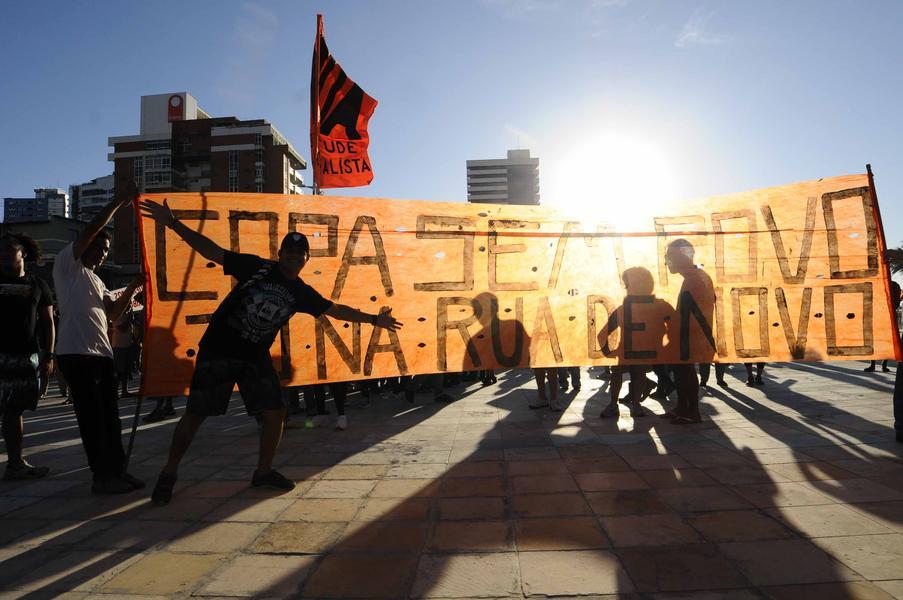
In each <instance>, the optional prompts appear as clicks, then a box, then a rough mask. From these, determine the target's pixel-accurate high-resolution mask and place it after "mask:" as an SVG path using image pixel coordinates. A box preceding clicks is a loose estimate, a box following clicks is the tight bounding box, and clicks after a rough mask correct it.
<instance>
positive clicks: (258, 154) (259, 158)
mask: <svg viewBox="0 0 903 600" xmlns="http://www.w3.org/2000/svg"><path fill="white" fill-rule="evenodd" d="M254 162H259V163H262V162H263V148H257V149H256V150H254Z"/></svg>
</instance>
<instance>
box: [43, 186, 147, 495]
mask: <svg viewBox="0 0 903 600" xmlns="http://www.w3.org/2000/svg"><path fill="white" fill-rule="evenodd" d="M137 194H138V192H137V190H136V189H132V190H130V191H129V192H128V193H126V194H123V195H122V196H121V197H120V198H118V199H116V200H113V201H112V202H110V203H109V204H108V205H106V206H105V207H104V208H103V209H102V210H101V211H100V212H99V213H97V216H96V217H94V219H93V220H92V221H91V222H90V223H88V224H87V225H86V226H85V228H84V229H83V230H82V232H81V233H80V234H79V236H78V238H77V239H76V240H75V241H74V242H73V243H71V244H69V245H68V246H66V247H65V248H63V249H62V250H61V251H60V252H59V254H57V256H56V260H55V261H54V264H53V283H54V287H55V289H56V295H57V301H58V302H59V309H60V328H59V338H58V339H57V346H56V354H57V362H58V366H59V368H60V370H61V371H62V372H63V375H65V376H66V381H67V382H68V383H69V389H70V391H71V394H72V405H73V407H74V408H75V416H76V419H77V420H78V429H79V432H80V433H81V438H82V445H83V446H84V448H85V453H86V454H87V456H88V465H89V466H90V467H91V471H92V473H93V476H94V482H93V484H92V486H91V491H92V492H93V493H95V494H121V493H125V492H130V491H132V490H136V489H140V488H142V487H144V482H142V481H140V480H138V479H136V478H135V477H132V476H131V475H129V474H128V473H126V472H125V471H124V469H123V467H124V465H125V452H123V449H122V425H121V423H120V421H119V407H118V400H119V398H118V396H117V394H116V382H117V378H116V369H115V367H114V365H113V347H112V345H111V344H110V339H109V336H108V334H107V330H108V328H109V323H111V322H115V321H116V320H117V319H119V317H120V316H122V313H123V312H124V311H125V309H126V308H127V307H128V306H129V303H130V302H131V301H132V295H133V294H134V293H135V290H136V289H137V288H138V286H140V285H141V284H142V283H143V282H144V278H143V276H142V277H139V278H137V279H135V280H134V281H132V282H131V283H130V284H129V285H128V287H126V289H125V291H124V292H123V293H122V295H121V296H119V298H117V299H116V300H115V301H114V300H113V299H112V298H111V297H110V293H109V292H108V291H107V288H106V286H104V284H103V282H102V281H101V280H100V277H98V276H97V274H96V273H95V272H94V271H95V270H96V269H97V267H99V266H100V265H101V264H102V263H103V261H104V259H106V257H107V253H108V252H109V251H110V239H111V238H110V234H109V233H107V231H106V230H105V229H104V227H106V225H107V223H109V222H110V219H112V218H113V215H114V214H115V213H116V211H117V210H119V209H120V208H122V207H124V206H126V205H127V204H129V203H131V202H132V200H135V199H136V198H137Z"/></svg>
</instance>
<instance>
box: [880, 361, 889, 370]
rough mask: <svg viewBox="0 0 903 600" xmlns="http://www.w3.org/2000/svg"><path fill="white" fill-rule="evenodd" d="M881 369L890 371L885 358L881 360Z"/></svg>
mask: <svg viewBox="0 0 903 600" xmlns="http://www.w3.org/2000/svg"><path fill="white" fill-rule="evenodd" d="M881 371H882V372H883V373H890V368H889V367H888V366H887V359H886V358H885V359H884V360H882V361H881Z"/></svg>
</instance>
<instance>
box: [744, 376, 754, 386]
mask: <svg viewBox="0 0 903 600" xmlns="http://www.w3.org/2000/svg"><path fill="white" fill-rule="evenodd" d="M746 385H748V386H749V387H752V386H754V385H756V380H755V379H753V378H752V377H750V378H749V379H747V380H746Z"/></svg>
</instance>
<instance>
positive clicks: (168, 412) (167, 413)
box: [163, 406, 176, 417]
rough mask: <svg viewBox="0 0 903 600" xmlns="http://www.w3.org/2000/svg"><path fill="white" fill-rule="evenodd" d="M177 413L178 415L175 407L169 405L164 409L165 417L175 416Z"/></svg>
mask: <svg viewBox="0 0 903 600" xmlns="http://www.w3.org/2000/svg"><path fill="white" fill-rule="evenodd" d="M175 415H176V409H174V408H173V407H172V406H167V407H166V408H164V409H163V416H164V417H174V416H175Z"/></svg>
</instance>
